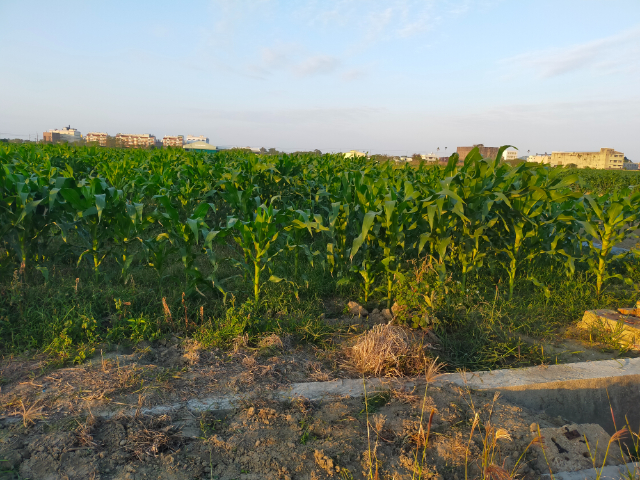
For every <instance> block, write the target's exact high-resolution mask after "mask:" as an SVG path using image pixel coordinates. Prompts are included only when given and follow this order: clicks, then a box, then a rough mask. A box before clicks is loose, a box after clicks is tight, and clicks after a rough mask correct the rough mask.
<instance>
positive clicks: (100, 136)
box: [84, 132, 108, 147]
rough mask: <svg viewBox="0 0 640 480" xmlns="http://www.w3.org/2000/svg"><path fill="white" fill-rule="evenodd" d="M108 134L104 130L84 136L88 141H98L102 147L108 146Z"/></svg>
mask: <svg viewBox="0 0 640 480" xmlns="http://www.w3.org/2000/svg"><path fill="white" fill-rule="evenodd" d="M107 137H108V135H107V134H106V133H104V132H89V133H87V134H86V135H85V136H84V140H85V141H86V142H87V143H97V144H98V145H100V146H101V147H106V146H107Z"/></svg>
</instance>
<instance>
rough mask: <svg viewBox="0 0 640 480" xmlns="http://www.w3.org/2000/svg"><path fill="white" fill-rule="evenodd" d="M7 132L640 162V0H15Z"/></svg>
mask: <svg viewBox="0 0 640 480" xmlns="http://www.w3.org/2000/svg"><path fill="white" fill-rule="evenodd" d="M0 22H1V28H0V132H1V134H0V136H3V137H4V136H7V135H6V133H11V134H21V135H25V134H30V133H31V134H34V135H35V133H36V132H38V133H39V134H40V135H41V134H42V131H44V130H48V129H50V128H60V127H62V126H64V125H67V124H71V125H72V126H74V127H76V128H79V129H80V131H81V132H82V133H83V134H84V133H86V132H89V131H106V132H108V133H110V134H112V135H115V134H116V133H118V132H123V133H152V134H154V135H156V136H157V137H160V138H161V137H162V136H163V135H168V134H184V135H187V134H194V135H199V134H205V135H207V136H208V137H210V138H211V143H213V144H220V145H242V146H264V147H267V148H268V147H276V148H278V149H284V150H296V149H314V148H319V149H321V150H322V151H346V150H349V149H360V150H366V151H370V152H384V153H399V154H400V153H409V154H411V153H414V152H421V153H428V152H430V151H435V150H436V148H437V147H440V148H441V151H444V147H445V146H446V147H448V149H447V153H449V152H451V151H452V150H454V149H455V147H456V146H458V145H469V144H473V143H484V144H485V145H491V146H493V145H500V144H506V143H510V144H513V145H516V146H517V147H519V149H520V150H521V151H522V152H523V153H526V151H527V150H531V151H532V153H533V152H544V151H548V152H550V151H552V150H592V149H599V148H600V147H613V148H616V149H617V150H620V151H623V152H625V154H626V155H627V156H628V157H629V158H631V159H633V160H635V161H640V133H639V129H640V128H639V127H640V1H638V0H626V1H625V0H423V1H412V0H387V1H376V0H314V1H303V0H298V1H276V0H255V1H252V0H226V1H223V0H214V1H194V2H181V3H177V2H164V1H148V2H143V1H111V2H104V1H101V2H98V1H86V0H85V1H82V2H76V1H65V2H62V3H61V2H49V1H47V2H44V1H27V0H21V1H9V0H0Z"/></svg>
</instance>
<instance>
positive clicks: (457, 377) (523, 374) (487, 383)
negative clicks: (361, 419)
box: [140, 358, 640, 414]
mask: <svg viewBox="0 0 640 480" xmlns="http://www.w3.org/2000/svg"><path fill="white" fill-rule="evenodd" d="M634 375H639V376H640V358H625V359H619V360H602V361H597V362H581V363H570V364H561V365H549V366H538V367H526V368H519V369H506V370H494V371H490V372H468V373H464V372H461V373H448V374H443V375H442V376H441V377H440V378H438V379H437V380H436V381H435V382H434V383H433V384H434V385H435V386H444V385H447V384H449V385H451V384H453V385H456V386H459V387H465V386H466V387H468V388H470V389H473V390H500V389H509V388H515V387H519V388H522V387H527V386H529V385H531V386H533V385H540V384H548V383H557V382H570V381H572V380H591V379H598V378H614V377H625V376H634ZM424 384H425V381H424V380H423V379H420V378H413V379H390V378H389V379H387V378H370V379H366V383H365V381H363V379H360V378H357V379H339V380H333V381H329V382H309V383H294V384H293V385H291V386H290V387H289V388H286V389H282V390H276V391H274V392H272V393H271V394H269V395H265V394H264V393H265V392H261V395H263V398H270V399H272V400H276V401H286V400H292V399H294V398H296V397H301V398H306V399H307V400H310V401H319V400H325V399H330V398H339V397H363V396H364V395H365V388H366V391H367V394H368V395H369V394H375V393H378V392H380V391H382V390H387V389H389V388H405V389H411V388H413V387H416V386H418V385H424ZM252 398H254V396H252V395H250V394H249V395H228V396H224V397H209V398H201V399H198V398H196V399H191V400H188V401H186V402H180V403H176V404H173V405H160V406H156V407H147V408H143V409H141V410H140V411H141V412H142V413H145V414H163V413H169V412H171V411H175V410H178V409H180V408H185V407H186V408H187V409H188V410H189V411H191V412H194V413H200V412H204V411H216V410H232V409H235V408H238V407H240V406H241V405H242V404H243V403H245V402H250V401H251V399H252Z"/></svg>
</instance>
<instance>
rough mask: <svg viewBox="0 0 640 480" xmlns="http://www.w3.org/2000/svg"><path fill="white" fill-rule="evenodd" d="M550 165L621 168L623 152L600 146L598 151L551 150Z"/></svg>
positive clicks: (622, 165) (622, 166) (607, 168)
mask: <svg viewBox="0 0 640 480" xmlns="http://www.w3.org/2000/svg"><path fill="white" fill-rule="evenodd" d="M551 164H552V165H562V166H567V165H575V166H576V167H577V168H598V169H606V170H622V169H623V168H624V154H623V153H621V152H617V151H615V150H614V149H613V148H601V149H600V151H599V152H551Z"/></svg>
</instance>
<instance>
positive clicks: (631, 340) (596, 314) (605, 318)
mask: <svg viewBox="0 0 640 480" xmlns="http://www.w3.org/2000/svg"><path fill="white" fill-rule="evenodd" d="M578 328H581V329H583V330H588V331H590V330H593V329H596V330H604V331H606V332H608V333H612V334H619V335H620V342H622V344H623V345H625V346H628V347H629V348H632V349H634V350H640V318H639V317H636V316H633V315H623V314H621V313H619V312H616V311H614V310H587V311H586V312H584V316H583V317H582V321H581V322H580V323H578Z"/></svg>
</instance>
